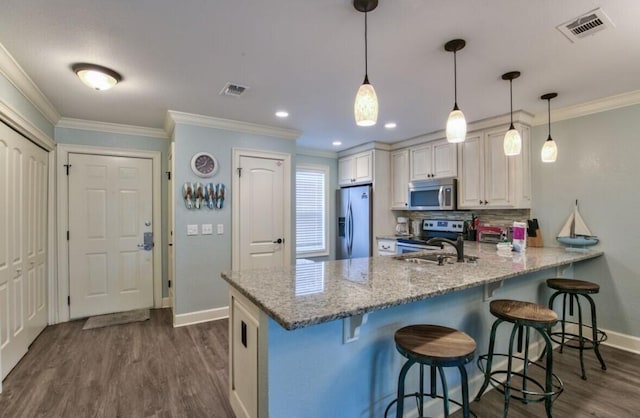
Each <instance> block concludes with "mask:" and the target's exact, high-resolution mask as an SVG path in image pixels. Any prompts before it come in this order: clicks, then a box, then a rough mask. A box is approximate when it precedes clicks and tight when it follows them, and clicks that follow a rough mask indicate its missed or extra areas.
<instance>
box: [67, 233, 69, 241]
mask: <svg viewBox="0 0 640 418" xmlns="http://www.w3.org/2000/svg"><path fill="white" fill-rule="evenodd" d="M67 241H69V231H67Z"/></svg>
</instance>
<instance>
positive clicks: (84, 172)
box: [68, 153, 154, 318]
mask: <svg viewBox="0 0 640 418" xmlns="http://www.w3.org/2000/svg"><path fill="white" fill-rule="evenodd" d="M68 163H69V164H70V165H71V167H70V170H69V206H68V207H69V233H70V237H69V294H70V309H69V313H70V317H71V318H82V317H86V316H91V315H100V314H105V313H112V312H121V311H128V310H132V309H140V308H148V307H152V306H153V251H154V250H153V248H152V247H147V248H144V234H145V233H151V232H152V207H153V199H152V198H153V196H152V195H153V193H152V178H151V176H152V160H151V159H146V158H131V157H117V156H107V155H89V154H74V153H70V154H69V160H68Z"/></svg>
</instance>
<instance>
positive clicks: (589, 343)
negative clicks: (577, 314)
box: [549, 321, 609, 350]
mask: <svg viewBox="0 0 640 418" xmlns="http://www.w3.org/2000/svg"><path fill="white" fill-rule="evenodd" d="M560 322H564V324H565V325H566V324H573V325H577V326H580V323H579V322H575V321H559V322H558V323H560ZM582 327H583V328H588V329H590V330H593V327H592V326H591V325H587V324H582ZM590 334H592V333H591V332H590ZM596 336H597V339H598V341H597V343H598V344H600V343H602V342H604V341H607V339H608V338H609V336H608V335H607V333H606V332H604V331H601V330H600V329H598V330H596ZM549 337H551V341H553V342H554V343H557V344H563V343H562V331H554V332H551V333H549ZM564 338H565V341H564V344H563V345H564V346H565V347H568V348H576V349H580V335H579V334H575V333H572V332H567V331H566V330H565V332H564ZM582 341H583V346H582V348H583V349H584V350H591V349H593V347H594V344H593V340H592V339H591V338H589V337H586V336H585V335H584V333H583V334H582Z"/></svg>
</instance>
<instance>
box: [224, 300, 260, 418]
mask: <svg viewBox="0 0 640 418" xmlns="http://www.w3.org/2000/svg"><path fill="white" fill-rule="evenodd" d="M234 296H235V295H234V293H233V292H232V293H231V324H230V325H231V334H232V335H231V337H230V340H231V364H230V370H229V371H230V382H229V384H230V386H231V399H230V401H231V406H232V407H233V411H234V412H235V414H236V416H237V417H243V418H245V417H246V418H255V417H257V416H258V324H259V323H258V319H257V318H256V317H255V316H254V315H252V312H251V308H250V307H249V306H245V305H244V304H243V303H242V302H241V301H240V299H239V298H237V297H234Z"/></svg>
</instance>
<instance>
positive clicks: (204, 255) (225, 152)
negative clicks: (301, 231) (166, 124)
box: [173, 124, 296, 314]
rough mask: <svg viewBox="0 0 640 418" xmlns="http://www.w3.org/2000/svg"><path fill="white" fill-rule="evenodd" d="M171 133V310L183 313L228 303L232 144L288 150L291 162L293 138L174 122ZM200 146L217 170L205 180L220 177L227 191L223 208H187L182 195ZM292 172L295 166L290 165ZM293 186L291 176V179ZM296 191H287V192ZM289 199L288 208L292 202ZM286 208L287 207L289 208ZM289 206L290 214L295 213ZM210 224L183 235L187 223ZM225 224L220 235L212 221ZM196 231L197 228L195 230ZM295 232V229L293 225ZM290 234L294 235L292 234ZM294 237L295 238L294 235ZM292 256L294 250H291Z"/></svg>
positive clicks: (191, 177)
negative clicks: (206, 230) (209, 229)
mask: <svg viewBox="0 0 640 418" xmlns="http://www.w3.org/2000/svg"><path fill="white" fill-rule="evenodd" d="M174 138H175V155H174V161H175V177H174V178H175V182H174V183H173V187H174V192H175V196H176V201H175V202H174V207H175V231H174V235H175V241H174V242H175V259H176V263H175V264H176V269H175V270H176V272H175V289H174V291H175V303H176V305H175V306H174V313H176V314H185V313H190V312H197V311H202V310H208V309H215V308H222V307H226V306H228V305H229V295H228V289H227V285H226V283H225V282H224V281H223V280H222V279H221V278H220V273H221V272H222V271H225V270H230V269H231V195H232V194H233V192H234V191H233V190H232V189H231V175H232V173H231V165H232V164H231V158H232V155H231V153H232V149H233V148H242V149H253V150H264V151H273V152H279V153H288V154H291V155H292V163H293V164H295V148H296V143H295V141H293V140H289V139H279V138H273V137H268V136H261V135H252V134H244V133H238V132H231V131H225V130H221V129H215V128H209V127H202V126H194V125H186V124H177V125H176V127H175V130H174ZM200 151H206V152H209V153H211V154H213V155H214V156H215V157H216V159H217V160H218V164H219V167H220V168H219V171H218V173H217V174H216V175H215V176H214V177H212V178H211V179H210V180H208V182H213V183H223V184H224V185H225V186H226V187H227V194H226V199H225V203H224V207H223V208H222V209H213V210H210V209H200V210H188V209H187V208H186V207H185V205H184V203H183V200H182V185H183V184H184V183H185V182H187V181H188V182H194V181H198V180H199V178H198V177H196V176H195V174H193V172H192V171H191V157H192V156H193V155H194V154H195V153H197V152H200ZM291 172H292V176H295V170H291ZM291 184H292V188H293V185H294V181H293V179H292V182H291ZM293 196H295V195H294V194H293V191H292V197H293ZM293 203H294V201H293V199H292V208H293ZM292 208H290V210H292ZM293 215H294V213H293V211H292V220H294V219H295V217H294V216H293ZM203 223H211V224H213V225H214V234H213V235H197V236H187V225H188V224H198V225H199V227H200V226H201V225H202V224H203ZM216 224H223V225H224V231H225V232H224V235H217V234H216V233H215V225H216ZM200 232H201V231H200ZM292 232H295V231H292ZM292 239H294V240H295V236H292ZM293 242H295V241H293ZM292 259H293V256H292Z"/></svg>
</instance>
